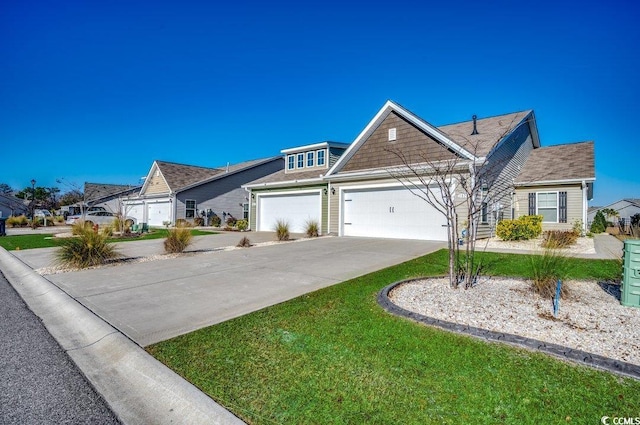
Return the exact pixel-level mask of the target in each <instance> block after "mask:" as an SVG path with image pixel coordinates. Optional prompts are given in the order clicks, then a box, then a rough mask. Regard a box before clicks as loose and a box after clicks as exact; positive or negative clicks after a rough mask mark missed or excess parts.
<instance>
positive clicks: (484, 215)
mask: <svg viewBox="0 0 640 425" xmlns="http://www.w3.org/2000/svg"><path fill="white" fill-rule="evenodd" d="M480 223H481V224H488V223H489V207H488V205H487V203H486V202H483V203H482V208H481V210H480Z"/></svg>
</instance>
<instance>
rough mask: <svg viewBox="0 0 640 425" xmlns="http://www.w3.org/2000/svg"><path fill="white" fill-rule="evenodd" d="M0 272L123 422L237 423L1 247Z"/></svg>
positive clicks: (211, 401)
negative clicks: (0, 270) (0, 271)
mask: <svg viewBox="0 0 640 425" xmlns="http://www.w3.org/2000/svg"><path fill="white" fill-rule="evenodd" d="M0 268H1V269H2V272H3V274H4V275H5V277H6V278H7V280H8V281H9V282H10V283H11V284H12V286H13V287H14V288H15V289H16V291H17V292H18V293H19V294H20V296H21V297H22V299H23V300H24V301H25V302H26V303H27V305H28V306H29V308H30V309H31V311H33V312H34V313H35V314H36V315H37V316H38V317H39V318H40V319H41V320H42V322H43V324H44V325H45V326H46V328H47V330H48V331H49V333H50V334H51V335H52V336H53V337H54V338H55V339H56V341H57V342H58V344H60V346H61V347H62V349H63V350H65V351H66V352H67V354H68V355H69V356H70V357H71V359H72V360H73V361H74V362H75V363H76V365H77V366H78V367H79V368H80V370H82V372H83V374H84V375H85V376H86V377H87V379H88V380H89V381H90V382H91V383H92V385H93V386H94V388H95V389H96V390H97V391H98V392H99V393H100V394H101V395H102V396H103V397H104V399H105V400H106V401H107V403H108V404H109V407H110V408H111V409H112V410H113V411H114V413H115V414H116V415H117V416H118V419H120V420H121V421H122V422H123V423H125V424H150V423H153V424H176V423H215V424H242V423H243V422H242V421H240V420H239V419H238V418H236V417H235V416H233V415H232V414H231V413H229V412H228V411H227V410H225V409H224V408H223V407H221V406H220V405H218V404H217V403H215V402H214V401H213V400H212V399H210V398H209V397H207V396H206V395H204V394H203V393H202V392H200V391H199V390H198V389H197V388H196V387H194V386H193V385H191V384H190V383H188V382H187V381H185V380H184V379H182V378H181V377H180V376H178V375H177V374H175V373H174V372H173V371H171V370H169V369H168V368H167V367H165V366H164V365H163V364H161V363H160V362H158V361H157V360H155V359H154V358H153V357H151V356H150V355H149V354H147V353H146V352H145V351H144V350H143V349H141V348H140V347H139V346H137V345H136V344H135V343H133V342H132V341H131V340H129V339H128V338H127V337H125V336H124V335H122V334H121V333H120V332H118V331H117V330H116V329H114V328H113V327H112V326H110V325H109V324H108V323H106V322H105V321H103V320H102V319H100V318H99V317H97V316H96V315H95V314H93V313H92V312H90V311H89V310H87V309H86V308H85V307H83V306H82V305H80V304H79V303H78V302H76V301H75V300H74V299H72V298H71V297H69V296H68V295H67V294H66V293H64V292H63V291H61V290H60V289H59V288H57V287H56V286H55V285H53V284H52V283H51V282H49V281H47V280H46V279H45V278H43V277H41V276H39V275H37V274H36V273H34V272H33V271H32V270H31V269H30V268H29V267H28V266H27V265H25V264H24V263H22V262H21V261H20V260H18V259H17V258H16V257H14V256H13V255H11V254H10V253H8V252H7V251H6V250H5V249H3V248H0Z"/></svg>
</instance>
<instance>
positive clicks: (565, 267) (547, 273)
mask: <svg viewBox="0 0 640 425" xmlns="http://www.w3.org/2000/svg"><path fill="white" fill-rule="evenodd" d="M569 268H570V262H569V260H568V259H567V257H564V256H563V255H561V254H560V253H558V251H556V250H555V249H549V248H547V249H545V250H544V253H543V254H542V255H532V256H531V276H532V289H533V291H534V292H535V293H537V294H540V295H541V296H542V297H543V298H548V299H552V298H553V297H554V296H555V293H556V285H557V283H558V280H564V279H565V278H566V277H567V276H568V275H569ZM567 294H568V291H567V285H565V284H563V285H562V290H561V293H560V297H561V298H564V297H566V296H567Z"/></svg>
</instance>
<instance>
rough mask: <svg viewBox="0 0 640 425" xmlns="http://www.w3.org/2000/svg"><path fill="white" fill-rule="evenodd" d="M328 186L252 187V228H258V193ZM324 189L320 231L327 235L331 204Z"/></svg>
mask: <svg viewBox="0 0 640 425" xmlns="http://www.w3.org/2000/svg"><path fill="white" fill-rule="evenodd" d="M326 188H327V184H326V183H322V184H316V185H310V186H303V185H298V186H295V187H280V188H274V189H252V191H251V204H249V227H250V228H251V230H255V229H257V225H256V220H257V209H258V206H257V201H256V198H257V195H258V194H265V193H274V192H278V193H281V192H296V191H299V190H309V189H326ZM324 192H325V191H324V190H321V191H320V197H321V198H322V206H321V208H322V218H321V223H320V227H321V229H320V233H321V234H323V235H326V234H327V233H328V231H327V229H328V227H329V226H328V221H329V217H328V214H327V211H328V209H329V208H328V205H329V195H328V194H325V193H324Z"/></svg>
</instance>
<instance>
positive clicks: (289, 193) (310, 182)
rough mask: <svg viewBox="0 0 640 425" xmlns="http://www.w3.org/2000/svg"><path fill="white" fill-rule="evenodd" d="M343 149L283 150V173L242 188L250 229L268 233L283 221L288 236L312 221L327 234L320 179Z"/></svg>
mask: <svg viewBox="0 0 640 425" xmlns="http://www.w3.org/2000/svg"><path fill="white" fill-rule="evenodd" d="M347 147H349V145H348V144H346V143H338V142H328V141H327V142H319V143H313V144H310V145H304V146H298V147H294V148H288V149H283V150H282V151H281V152H282V155H283V160H284V163H285V167H284V169H283V170H279V171H277V172H275V173H273V174H270V175H268V176H265V177H263V178H261V179H258V180H255V181H253V182H251V183H249V184H247V185H245V186H244V187H245V188H247V189H249V190H251V197H252V200H251V215H250V217H251V221H250V223H249V224H250V227H251V229H254V230H258V231H270V230H273V228H274V225H275V223H276V221H277V220H284V221H286V222H287V223H288V224H289V230H290V231H291V232H294V233H303V232H304V231H305V225H306V223H307V222H309V221H315V222H316V223H318V226H319V233H321V234H327V233H328V232H329V216H328V200H329V197H328V192H327V190H328V182H326V181H325V180H323V179H322V176H323V174H326V173H327V171H328V170H329V168H331V167H332V166H333V164H335V162H336V161H337V160H338V158H339V157H340V155H342V154H343V153H344V151H345V150H346V149H347Z"/></svg>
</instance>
